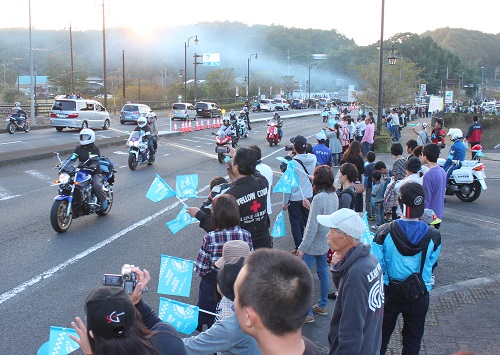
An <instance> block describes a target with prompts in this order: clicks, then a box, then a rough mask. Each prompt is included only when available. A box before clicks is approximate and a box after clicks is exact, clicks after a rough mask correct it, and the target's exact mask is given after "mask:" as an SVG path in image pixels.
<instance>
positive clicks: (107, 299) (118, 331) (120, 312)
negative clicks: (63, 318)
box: [85, 286, 136, 338]
mask: <svg viewBox="0 0 500 355" xmlns="http://www.w3.org/2000/svg"><path fill="white" fill-rule="evenodd" d="M85 314H86V315H87V329H88V330H91V331H92V333H93V334H95V335H97V336H100V337H103V338H115V337H125V336H127V335H128V331H129V330H130V328H131V327H132V325H133V324H134V322H135V317H136V310H135V307H134V305H133V304H132V301H131V300H130V297H129V296H128V295H127V293H126V292H125V290H124V289H123V288H121V287H112V286H104V287H99V288H97V289H95V290H94V291H92V292H91V293H90V294H89V295H88V296H87V299H86V300H85Z"/></svg>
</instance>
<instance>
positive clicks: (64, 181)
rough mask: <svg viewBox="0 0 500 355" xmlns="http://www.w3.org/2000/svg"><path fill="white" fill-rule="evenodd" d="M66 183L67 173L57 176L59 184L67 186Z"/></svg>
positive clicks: (67, 179)
mask: <svg viewBox="0 0 500 355" xmlns="http://www.w3.org/2000/svg"><path fill="white" fill-rule="evenodd" d="M68 181H69V174H68V173H60V174H59V183H61V184H67V183H68Z"/></svg>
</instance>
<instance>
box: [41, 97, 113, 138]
mask: <svg viewBox="0 0 500 355" xmlns="http://www.w3.org/2000/svg"><path fill="white" fill-rule="evenodd" d="M110 122H111V119H110V117H109V113H108V111H106V109H105V108H104V107H103V106H102V105H101V104H100V103H99V102H97V101H94V100H85V99H57V100H55V101H54V105H52V110H51V111H50V125H51V126H52V127H55V128H56V130H57V131H58V132H61V131H62V130H63V129H64V128H66V127H68V128H77V129H84V128H102V129H108V128H109V126H110Z"/></svg>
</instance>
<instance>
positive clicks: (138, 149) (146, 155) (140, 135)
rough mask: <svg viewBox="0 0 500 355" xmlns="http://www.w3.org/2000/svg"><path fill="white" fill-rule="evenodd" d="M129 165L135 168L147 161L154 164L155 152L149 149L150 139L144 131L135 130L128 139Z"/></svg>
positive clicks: (131, 168)
mask: <svg viewBox="0 0 500 355" xmlns="http://www.w3.org/2000/svg"><path fill="white" fill-rule="evenodd" d="M127 148H128V167H129V168H130V170H135V169H136V168H137V167H138V166H139V165H141V164H144V163H147V164H148V165H153V163H154V162H155V155H154V152H150V151H149V149H148V139H147V137H146V135H145V134H144V131H133V132H132V133H130V137H128V139H127Z"/></svg>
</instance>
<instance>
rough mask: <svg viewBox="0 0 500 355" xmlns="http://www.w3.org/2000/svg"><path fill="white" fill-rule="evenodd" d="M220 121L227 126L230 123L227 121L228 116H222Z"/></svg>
mask: <svg viewBox="0 0 500 355" xmlns="http://www.w3.org/2000/svg"><path fill="white" fill-rule="evenodd" d="M222 123H223V124H224V126H229V125H230V124H231V123H230V122H229V117H224V118H223V119H222Z"/></svg>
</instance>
